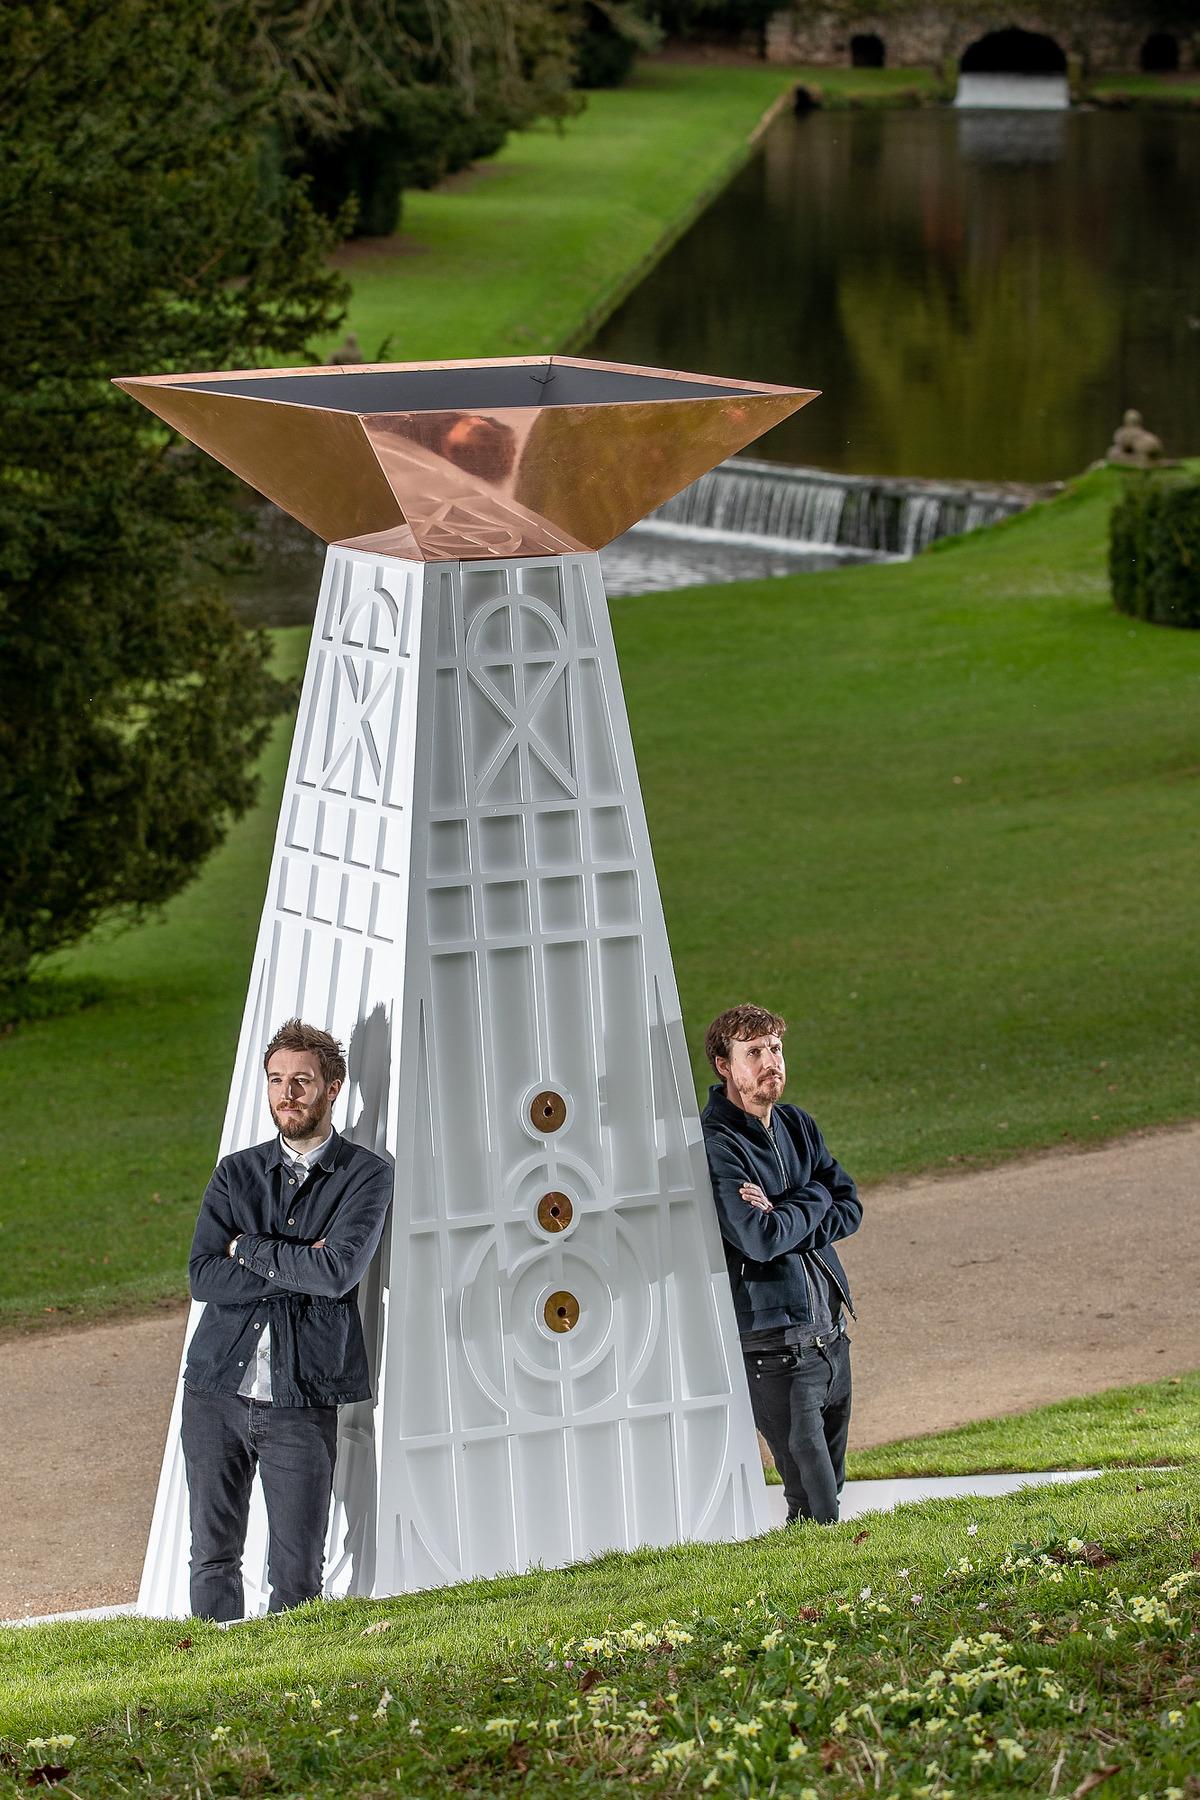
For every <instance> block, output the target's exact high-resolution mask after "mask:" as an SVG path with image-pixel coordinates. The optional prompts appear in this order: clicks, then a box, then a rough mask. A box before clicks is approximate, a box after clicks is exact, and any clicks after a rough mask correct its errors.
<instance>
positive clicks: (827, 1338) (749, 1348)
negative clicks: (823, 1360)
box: [742, 1319, 846, 1356]
mask: <svg viewBox="0 0 1200 1800" xmlns="http://www.w3.org/2000/svg"><path fill="white" fill-rule="evenodd" d="M845 1335H846V1322H845V1320H844V1319H839V1320H838V1322H837V1324H836V1325H835V1326H834V1328H833V1330H832V1331H823V1332H814V1333H813V1334H812V1336H811V1337H802V1338H794V1339H793V1340H792V1342H791V1343H790V1344H745V1343H744V1344H743V1345H742V1355H743V1356H757V1355H763V1356H781V1355H782V1354H783V1353H784V1351H786V1350H824V1349H825V1348H826V1347H827V1346H828V1345H830V1344H836V1343H837V1341H838V1339H839V1338H843V1337H845Z"/></svg>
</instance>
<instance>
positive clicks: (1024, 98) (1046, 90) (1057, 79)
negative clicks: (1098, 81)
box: [954, 74, 1071, 112]
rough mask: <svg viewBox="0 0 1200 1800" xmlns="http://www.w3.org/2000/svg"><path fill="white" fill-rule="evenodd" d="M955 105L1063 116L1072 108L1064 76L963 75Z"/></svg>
mask: <svg viewBox="0 0 1200 1800" xmlns="http://www.w3.org/2000/svg"><path fill="white" fill-rule="evenodd" d="M954 104H955V106H958V107H965V108H987V109H989V110H994V109H996V108H998V107H999V108H1003V110H1004V111H1006V112H1064V111H1065V110H1066V109H1067V107H1069V106H1070V104H1071V90H1070V86H1069V85H1068V82H1067V77H1066V76H1065V75H1002V74H983V75H970V74H963V75H960V76H959V78H958V90H957V92H956V93H955V96H954Z"/></svg>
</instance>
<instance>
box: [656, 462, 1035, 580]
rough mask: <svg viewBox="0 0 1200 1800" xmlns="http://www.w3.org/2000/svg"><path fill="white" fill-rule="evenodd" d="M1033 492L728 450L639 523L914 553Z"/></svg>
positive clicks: (692, 533) (726, 537)
mask: <svg viewBox="0 0 1200 1800" xmlns="http://www.w3.org/2000/svg"><path fill="white" fill-rule="evenodd" d="M1031 498H1032V495H1031V494H1030V493H1028V492H1021V491H1017V490H1013V489H1008V488H1002V487H994V486H988V485H985V484H975V483H968V482H952V481H904V480H899V479H892V478H887V477H874V476H870V475H834V474H829V473H827V472H826V471H825V470H823V469H797V468H792V467H789V466H788V465H787V464H785V463H768V462H753V461H751V460H750V459H749V458H745V457H734V458H731V460H730V461H728V462H724V463H721V464H720V465H719V466H718V467H717V468H715V469H714V470H713V471H712V473H711V474H709V475H702V476H701V478H700V480H699V481H695V482H693V483H692V485H691V487H688V488H685V489H684V490H683V492H682V493H681V494H676V495H675V497H674V499H672V500H668V501H667V503H666V505H665V506H660V507H659V508H658V510H657V511H656V512H653V513H651V514H650V515H649V517H648V518H647V519H646V520H645V522H644V526H643V527H642V529H644V530H647V531H655V532H659V533H667V534H677V535H678V536H680V537H689V538H711V539H719V540H721V541H723V542H725V543H736V542H739V541H740V542H746V543H750V542H753V543H755V544H759V545H764V544H769V545H774V546H775V547H777V548H779V549H795V548H796V547H797V546H800V545H810V546H815V545H823V546H827V547H830V548H834V547H840V548H844V549H847V550H859V551H866V552H871V553H873V554H875V555H877V556H913V555H915V554H916V552H917V551H918V550H924V548H925V546H926V545H927V544H931V543H932V542H933V540H934V539H935V538H940V537H951V536H954V535H955V534H956V533H958V532H962V531H973V530H974V529H975V527H976V526H978V525H991V524H994V523H995V521H996V520H997V519H1003V518H1006V517H1007V516H1008V514H1010V513H1014V512H1020V511H1021V510H1022V509H1023V508H1024V507H1025V506H1027V505H1028V504H1029V501H1030V499H1031Z"/></svg>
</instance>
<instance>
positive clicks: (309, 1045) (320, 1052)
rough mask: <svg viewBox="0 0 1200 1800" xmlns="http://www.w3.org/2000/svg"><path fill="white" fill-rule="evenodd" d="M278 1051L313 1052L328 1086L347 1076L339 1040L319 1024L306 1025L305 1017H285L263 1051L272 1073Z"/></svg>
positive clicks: (267, 1068)
mask: <svg viewBox="0 0 1200 1800" xmlns="http://www.w3.org/2000/svg"><path fill="white" fill-rule="evenodd" d="M277 1050H308V1051H310V1052H311V1054H312V1055H313V1056H315V1057H316V1059H317V1061H318V1063H319V1064H320V1066H321V1080H322V1081H323V1082H324V1083H325V1085H326V1087H328V1086H329V1083H330V1082H331V1081H345V1079H346V1058H345V1056H344V1055H343V1054H342V1046H341V1045H340V1044H339V1043H338V1041H337V1039H336V1038H335V1037H331V1036H330V1035H329V1033H328V1032H327V1031H321V1030H320V1029H319V1028H318V1027H317V1026H316V1025H306V1024H305V1023H304V1020H303V1019H285V1020H284V1022H283V1024H282V1025H281V1026H280V1027H279V1030H278V1031H277V1032H276V1033H275V1036H274V1037H273V1038H272V1039H271V1041H270V1043H269V1044H268V1045H267V1047H266V1049H265V1050H264V1051H263V1068H264V1069H265V1070H267V1071H268V1072H269V1070H270V1066H271V1058H272V1057H273V1056H274V1054H275V1052H276V1051H277Z"/></svg>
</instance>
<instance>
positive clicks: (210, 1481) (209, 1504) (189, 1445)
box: [182, 1382, 337, 1619]
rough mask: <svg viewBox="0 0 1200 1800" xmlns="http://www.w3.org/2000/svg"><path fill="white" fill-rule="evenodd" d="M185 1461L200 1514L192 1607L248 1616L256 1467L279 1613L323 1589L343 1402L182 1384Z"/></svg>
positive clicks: (203, 1615)
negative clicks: (250, 1395) (249, 1396)
mask: <svg viewBox="0 0 1200 1800" xmlns="http://www.w3.org/2000/svg"><path fill="white" fill-rule="evenodd" d="M182 1435H183V1460H184V1463H185V1465H186V1468H187V1481H188V1497H189V1502H190V1507H191V1518H192V1590H191V1604H192V1613H193V1615H194V1616H195V1617H196V1618H197V1619H240V1618H242V1617H243V1615H244V1613H245V1610H246V1597H245V1592H244V1590H243V1587H242V1551H243V1550H244V1548H245V1545H246V1521H247V1519H248V1517H249V1513H250V1490H251V1488H252V1487H253V1485H254V1472H255V1469H257V1470H258V1473H259V1475H260V1477H261V1479H262V1486H263V1497H264V1498H265V1500H266V1503H267V1530H268V1539H267V1578H268V1580H269V1581H270V1584H271V1600H270V1610H271V1611H272V1612H283V1611H284V1609H285V1608H286V1607H289V1606H299V1605H300V1603H301V1601H303V1600H312V1599H315V1598H316V1596H317V1595H318V1594H319V1593H320V1592H321V1582H322V1577H323V1574H324V1562H325V1530H326V1526H327V1524H328V1520H329V1500H330V1495H331V1493H332V1491H333V1464H334V1459H335V1458H336V1456H337V1407H336V1406H270V1405H265V1404H263V1403H262V1402H260V1401H256V1400H243V1399H242V1397H241V1395H240V1394H207V1393H202V1392H200V1391H198V1390H197V1389H195V1388H193V1387H192V1386H191V1385H190V1384H189V1383H187V1382H185V1383H184V1387H183V1434H182Z"/></svg>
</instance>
